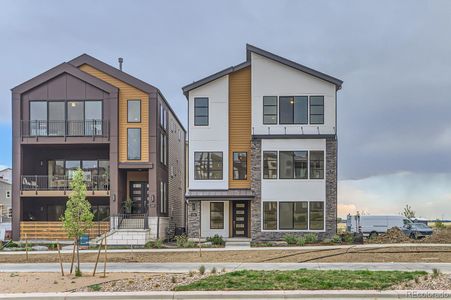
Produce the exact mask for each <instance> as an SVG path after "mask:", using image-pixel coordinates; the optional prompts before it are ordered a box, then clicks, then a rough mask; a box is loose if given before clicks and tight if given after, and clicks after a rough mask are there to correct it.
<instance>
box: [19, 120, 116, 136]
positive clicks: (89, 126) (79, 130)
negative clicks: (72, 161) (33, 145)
mask: <svg viewBox="0 0 451 300" xmlns="http://www.w3.org/2000/svg"><path fill="white" fill-rule="evenodd" d="M21 133H22V137H40V136H51V137H67V136H92V137H97V136H101V137H108V136H109V121H108V120H80V121H78V120H62V121H50V120H31V121H28V120H22V121H21Z"/></svg>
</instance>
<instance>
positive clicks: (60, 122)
mask: <svg viewBox="0 0 451 300" xmlns="http://www.w3.org/2000/svg"><path fill="white" fill-rule="evenodd" d="M65 123H66V110H65V104H64V102H63V101H50V102H49V135H50V136H64V131H65V130H66V126H65Z"/></svg>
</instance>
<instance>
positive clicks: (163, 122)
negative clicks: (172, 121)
mask: <svg viewBox="0 0 451 300" xmlns="http://www.w3.org/2000/svg"><path fill="white" fill-rule="evenodd" d="M160 126H161V127H162V128H164V129H167V128H168V111H167V110H166V108H165V107H164V106H163V104H160Z"/></svg>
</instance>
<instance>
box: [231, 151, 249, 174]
mask: <svg viewBox="0 0 451 300" xmlns="http://www.w3.org/2000/svg"><path fill="white" fill-rule="evenodd" d="M246 179H247V152H233V180H246Z"/></svg>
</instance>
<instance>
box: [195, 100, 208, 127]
mask: <svg viewBox="0 0 451 300" xmlns="http://www.w3.org/2000/svg"><path fill="white" fill-rule="evenodd" d="M194 125H195V126H208V98H205V97H202V98H194Z"/></svg>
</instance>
